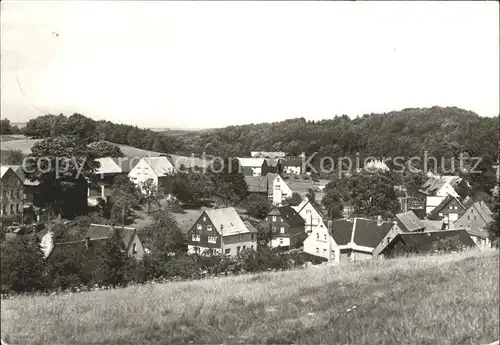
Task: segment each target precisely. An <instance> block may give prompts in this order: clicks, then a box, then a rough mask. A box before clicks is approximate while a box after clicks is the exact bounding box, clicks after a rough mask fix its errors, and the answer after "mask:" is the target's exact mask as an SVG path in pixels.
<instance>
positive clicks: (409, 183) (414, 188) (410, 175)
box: [402, 171, 427, 196]
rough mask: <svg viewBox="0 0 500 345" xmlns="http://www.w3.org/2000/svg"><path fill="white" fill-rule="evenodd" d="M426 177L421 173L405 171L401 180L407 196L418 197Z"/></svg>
mask: <svg viewBox="0 0 500 345" xmlns="http://www.w3.org/2000/svg"><path fill="white" fill-rule="evenodd" d="M426 180H427V177H426V176H425V174H424V173H423V172H421V171H418V172H417V171H405V173H404V174H403V178H402V183H403V186H404V187H405V188H406V192H407V193H408V196H416V195H418V190H419V189H420V187H421V186H422V185H423V184H424V183H425V181H426Z"/></svg>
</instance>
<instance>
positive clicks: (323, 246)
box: [304, 220, 340, 264]
mask: <svg viewBox="0 0 500 345" xmlns="http://www.w3.org/2000/svg"><path fill="white" fill-rule="evenodd" d="M331 228H332V223H331V221H329V222H328V226H326V225H325V223H324V222H323V220H321V221H320V222H319V224H317V225H315V226H314V227H313V229H312V231H311V232H310V233H309V235H308V236H307V238H306V239H305V240H304V252H305V253H308V254H311V255H314V256H319V257H322V258H325V259H327V260H328V261H329V262H331V263H334V264H338V263H339V262H340V247H339V245H338V244H337V242H335V239H334V238H333V236H332V231H331ZM328 253H330V256H328Z"/></svg>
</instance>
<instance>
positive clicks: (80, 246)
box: [44, 224, 145, 268]
mask: <svg viewBox="0 0 500 345" xmlns="http://www.w3.org/2000/svg"><path fill="white" fill-rule="evenodd" d="M114 231H118V232H119V234H120V237H121V239H122V241H123V246H124V248H125V251H126V253H127V254H128V256H129V257H131V258H134V259H136V260H141V259H142V258H143V256H144V253H145V250H144V247H143V245H142V242H141V239H140V238H139V235H138V233H137V230H136V229H135V228H130V227H112V226H109V225H103V224H90V226H89V229H88V232H87V234H86V236H85V238H84V239H82V240H79V241H70V242H60V243H54V244H52V243H51V242H49V240H48V239H46V240H45V241H46V242H47V245H48V246H49V248H45V249H44V252H45V253H46V258H47V260H49V261H50V260H52V259H53V258H55V257H57V253H58V252H62V251H65V250H71V251H74V250H81V251H83V252H84V253H85V256H86V260H87V262H86V264H87V265H90V267H92V268H95V267H97V265H98V260H99V258H98V254H99V251H100V250H101V249H102V248H103V247H104V245H105V244H106V241H107V240H108V239H109V238H111V236H112V235H113V232H114ZM50 246H52V248H50Z"/></svg>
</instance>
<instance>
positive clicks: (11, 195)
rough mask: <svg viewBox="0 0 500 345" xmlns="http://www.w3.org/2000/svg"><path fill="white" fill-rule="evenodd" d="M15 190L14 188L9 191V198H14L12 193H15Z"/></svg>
mask: <svg viewBox="0 0 500 345" xmlns="http://www.w3.org/2000/svg"><path fill="white" fill-rule="evenodd" d="M15 192H16V191H15V190H14V189H13V190H11V191H10V197H11V199H14V195H15V194H16V193H15Z"/></svg>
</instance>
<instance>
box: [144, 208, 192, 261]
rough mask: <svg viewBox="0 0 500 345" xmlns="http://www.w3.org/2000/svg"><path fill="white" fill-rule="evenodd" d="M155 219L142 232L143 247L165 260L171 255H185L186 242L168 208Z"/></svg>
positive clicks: (156, 215) (154, 217)
mask: <svg viewBox="0 0 500 345" xmlns="http://www.w3.org/2000/svg"><path fill="white" fill-rule="evenodd" d="M153 219H154V221H153V223H152V224H149V225H148V226H146V227H144V228H143V229H142V230H141V240H142V243H143V245H144V246H145V247H146V248H148V249H149V250H151V252H152V253H156V254H157V255H159V256H160V257H162V258H163V259H166V257H167V256H168V255H169V254H170V253H176V254H182V253H185V252H186V251H187V244H186V240H185V238H184V234H183V233H182V232H181V230H180V229H179V226H178V225H177V222H176V220H175V218H174V217H173V216H172V213H171V211H170V210H169V209H168V208H167V209H162V210H160V211H159V212H157V213H156V214H154V216H153Z"/></svg>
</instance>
